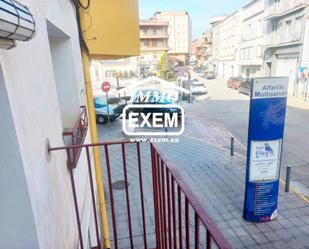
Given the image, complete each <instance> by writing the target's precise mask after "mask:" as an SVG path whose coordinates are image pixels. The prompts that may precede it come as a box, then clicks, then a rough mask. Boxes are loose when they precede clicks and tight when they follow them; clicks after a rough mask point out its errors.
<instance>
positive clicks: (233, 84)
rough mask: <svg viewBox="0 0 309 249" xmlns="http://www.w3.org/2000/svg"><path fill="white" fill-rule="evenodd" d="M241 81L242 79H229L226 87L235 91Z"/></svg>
mask: <svg viewBox="0 0 309 249" xmlns="http://www.w3.org/2000/svg"><path fill="white" fill-rule="evenodd" d="M243 81H244V79H243V78H242V77H231V78H229V80H228V81H227V86H228V87H229V88H233V89H236V90H237V89H239V87H240V85H241V83H242V82H243Z"/></svg>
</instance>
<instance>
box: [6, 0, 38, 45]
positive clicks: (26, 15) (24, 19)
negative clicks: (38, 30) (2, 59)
mask: <svg viewBox="0 0 309 249" xmlns="http://www.w3.org/2000/svg"><path fill="white" fill-rule="evenodd" d="M34 35H35V21H34V19H33V16H32V14H31V13H30V11H29V9H28V8H27V7H26V6H24V5H22V4H20V3H18V2H16V1H15V0H0V48H4V49H10V48H12V47H14V46H15V42H14V40H18V41H28V40H30V39H32V38H33V37H34Z"/></svg>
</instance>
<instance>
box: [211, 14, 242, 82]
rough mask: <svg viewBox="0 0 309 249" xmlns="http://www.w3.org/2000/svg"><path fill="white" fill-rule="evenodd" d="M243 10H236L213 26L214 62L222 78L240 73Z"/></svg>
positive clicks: (218, 74)
mask: <svg viewBox="0 0 309 249" xmlns="http://www.w3.org/2000/svg"><path fill="white" fill-rule="evenodd" d="M241 15H242V11H241V10H240V11H236V12H234V13H233V14H231V15H229V16H227V17H226V18H225V19H223V20H222V21H218V22H216V23H215V24H214V26H213V28H212V32H213V64H214V68H215V71H216V73H217V76H218V77H219V78H222V79H227V78H229V77H233V76H238V75H239V42H240V37H241V29H240V27H241Z"/></svg>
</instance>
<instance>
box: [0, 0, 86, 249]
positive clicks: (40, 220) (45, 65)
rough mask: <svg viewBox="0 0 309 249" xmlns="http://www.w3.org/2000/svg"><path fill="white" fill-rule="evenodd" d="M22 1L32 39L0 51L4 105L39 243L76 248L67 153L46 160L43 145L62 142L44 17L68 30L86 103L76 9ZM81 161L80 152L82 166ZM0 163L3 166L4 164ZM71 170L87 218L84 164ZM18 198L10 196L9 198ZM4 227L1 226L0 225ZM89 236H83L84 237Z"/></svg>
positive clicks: (65, 3) (64, 0)
mask: <svg viewBox="0 0 309 249" xmlns="http://www.w3.org/2000/svg"><path fill="white" fill-rule="evenodd" d="M20 2H21V3H22V4H25V5H26V6H28V7H29V8H30V11H31V12H32V14H33V15H34V18H35V21H36V31H37V34H36V37H35V38H34V39H33V40H31V41H28V42H18V43H17V47H16V48H14V49H12V50H9V51H3V50H1V51H0V61H1V65H2V69H3V75H4V81H5V85H6V88H7V93H8V103H9V105H10V109H11V113H12V118H13V122H14V124H15V128H16V137H17V142H18V150H19V153H20V157H21V160H20V162H19V163H20V167H22V168H23V170H24V174H25V179H26V184H27V190H28V193H29V196H30V201H31V207H32V213H33V217H34V224H35V227H36V231H37V238H38V242H39V247H40V248H51V249H54V248H69V249H71V248H77V246H78V236H77V227H76V219H75V213H74V206H73V198H72V191H71V184H70V179H69V173H68V170H67V167H66V155H65V153H64V152H53V153H52V155H51V158H50V160H48V159H47V158H46V148H45V143H46V140H47V139H49V140H50V143H51V145H52V146H59V145H63V139H62V131H63V127H62V121H61V112H60V105H59V101H58V96H57V89H56V84H55V78H54V73H53V67H52V58H51V52H50V46H49V39H48V33H47V25H46V21H47V20H48V21H50V22H51V23H53V24H54V25H55V26H57V27H58V28H59V29H61V30H62V31H63V32H64V33H66V34H67V35H68V36H69V37H70V39H71V41H72V42H71V44H72V57H73V58H72V62H73V67H74V74H75V78H76V84H77V85H76V86H77V87H76V88H77V92H78V94H77V95H76V96H78V98H79V101H78V102H79V104H80V105H82V104H84V103H82V99H83V96H82V94H81V93H82V92H84V91H83V72H82V63H81V54H80V48H79V41H78V33H77V26H76V21H75V13H74V10H73V8H72V4H71V3H70V1H69V0H52V1H50V0H20ZM71 97H72V96H68V98H71ZM4 132H6V131H4ZM1 137H2V134H1ZM0 149H1V147H0ZM83 162H84V156H83V155H82V158H81V161H80V164H83ZM0 166H1V167H4V165H3V163H2V162H1V165H0ZM74 174H75V176H76V184H77V190H78V191H79V192H78V198H79V204H80V208H81V210H83V212H82V216H83V217H89V213H90V210H91V209H90V200H89V198H86V196H85V195H86V193H87V191H88V186H89V184H87V179H88V177H87V173H86V167H81V166H79V167H78V169H77V170H76V171H75V173H74ZM16 188H22V189H25V186H18V185H17V186H16ZM17 197H18V196H12V199H13V198H17ZM85 200H86V201H85ZM12 215H13V213H12ZM25 215H26V214H25ZM25 222H26V221H25ZM83 224H84V228H83V231H85V230H87V226H88V220H87V221H85V222H84V221H83ZM3 225H5V224H1V225H0V226H3ZM87 237H88V236H87V235H86V234H85V235H84V239H85V240H86V239H87ZM15 239H16V240H18V241H19V242H20V243H22V242H23V241H22V240H23V236H19V237H17V238H15ZM1 242H2V241H0V247H1ZM29 248H34V247H29Z"/></svg>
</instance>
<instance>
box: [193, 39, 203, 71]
mask: <svg viewBox="0 0 309 249" xmlns="http://www.w3.org/2000/svg"><path fill="white" fill-rule="evenodd" d="M205 42H206V41H205V37H204V36H203V35H202V36H200V37H198V38H196V39H195V40H194V41H192V55H193V56H194V58H195V62H196V65H197V66H202V65H203V64H204V46H205Z"/></svg>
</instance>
